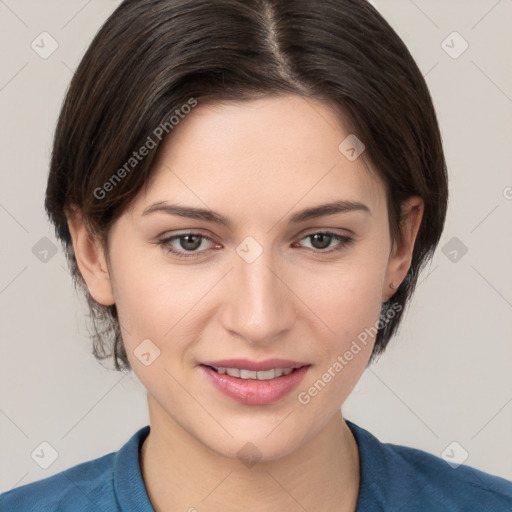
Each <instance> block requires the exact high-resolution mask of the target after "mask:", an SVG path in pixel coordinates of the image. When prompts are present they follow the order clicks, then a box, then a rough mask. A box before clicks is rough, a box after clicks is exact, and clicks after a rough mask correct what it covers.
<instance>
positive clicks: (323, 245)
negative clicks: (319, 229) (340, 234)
mask: <svg viewBox="0 0 512 512" xmlns="http://www.w3.org/2000/svg"><path fill="white" fill-rule="evenodd" d="M319 239H320V246H321V247H318V246H317V244H316V242H317V241H318V240H319ZM331 239H332V235H327V234H323V233H317V234H315V235H312V240H311V244H312V245H313V247H314V248H315V249H325V248H327V247H329V244H330V243H331ZM325 240H327V243H325ZM322 241H323V243H322Z"/></svg>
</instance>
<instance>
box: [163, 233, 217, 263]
mask: <svg viewBox="0 0 512 512" xmlns="http://www.w3.org/2000/svg"><path fill="white" fill-rule="evenodd" d="M205 240H208V241H210V242H212V241H211V240H210V239H209V238H208V237H207V236H205V235H202V234H201V233H192V232H190V233H182V234H180V235H174V236H171V237H168V238H163V239H162V240H159V241H158V242H157V243H158V245H159V246H161V247H162V248H163V249H164V250H165V251H166V252H167V253H172V254H174V255H175V256H178V257H179V258H194V257H197V256H198V255H199V254H200V253H202V252H205V251H206V250H207V249H204V248H203V250H202V251H198V249H199V248H200V247H201V246H202V245H203V242H204V241H205ZM176 242H177V243H176ZM212 244H213V242H212ZM177 246H178V247H177ZM187 253H188V254H187Z"/></svg>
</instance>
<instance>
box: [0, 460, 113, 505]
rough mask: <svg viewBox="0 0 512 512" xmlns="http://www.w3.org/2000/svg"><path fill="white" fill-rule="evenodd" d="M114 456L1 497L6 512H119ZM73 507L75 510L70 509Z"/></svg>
mask: <svg viewBox="0 0 512 512" xmlns="http://www.w3.org/2000/svg"><path fill="white" fill-rule="evenodd" d="M114 458H115V453H114V452H113V453H109V454H108V455H104V456H102V457H99V458H97V459H94V460H90V461H87V462H83V463H81V464H77V465H76V466H73V467H71V468H68V469H66V470H64V471H61V472H60V473H56V474H55V475H52V476H49V477H47V478H44V479H42V480H37V481H35V482H31V483H29V484H25V485H21V486H19V487H16V488H14V489H12V490H10V491H7V492H4V493H2V494H0V510H2V512H3V511H5V512H42V511H45V512H53V511H67V510H69V511H71V510H73V512H80V511H86V510H111V511H115V510H117V506H116V504H115V502H114V503H113V502H112V500H114V501H115V498H114V491H113V472H114ZM71 507H72V508H71Z"/></svg>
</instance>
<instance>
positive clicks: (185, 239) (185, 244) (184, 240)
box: [181, 235, 201, 251]
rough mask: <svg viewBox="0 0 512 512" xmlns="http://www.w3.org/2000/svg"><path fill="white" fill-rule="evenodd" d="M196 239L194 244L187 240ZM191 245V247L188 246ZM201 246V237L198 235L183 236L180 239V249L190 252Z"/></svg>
mask: <svg viewBox="0 0 512 512" xmlns="http://www.w3.org/2000/svg"><path fill="white" fill-rule="evenodd" d="M191 238H192V239H194V238H195V239H196V240H195V242H194V241H193V242H189V239H191ZM190 244H191V245H190ZM200 245H201V236H200V235H184V236H182V237H181V247H182V248H183V249H187V250H189V251H192V250H194V249H197V248H198V247H199V246H200Z"/></svg>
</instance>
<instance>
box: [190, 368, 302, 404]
mask: <svg viewBox="0 0 512 512" xmlns="http://www.w3.org/2000/svg"><path fill="white" fill-rule="evenodd" d="M281 361H282V360H281ZM287 363H288V364H290V363H293V362H291V361H288V362H287ZM230 364H234V363H230ZM255 365H259V366H260V367H261V366H262V365H263V363H254V364H253V365H252V366H253V367H254V366H255ZM265 366H267V369H265V370H252V369H248V368H244V367H242V368H236V367H233V366H217V365H212V364H205V363H203V364H200V365H199V368H200V369H201V371H202V373H203V375H204V376H205V377H206V381H207V382H209V383H210V384H211V385H213V387H214V388H215V389H216V390H217V391H218V392H219V391H220V392H221V394H223V395H224V396H226V397H228V398H230V399H232V400H235V401H237V402H239V403H242V404H245V405H268V404H272V403H275V402H278V401H279V400H281V399H283V398H284V397H286V396H287V395H289V394H290V393H291V392H292V391H293V389H295V388H296V387H297V386H298V385H299V383H300V382H301V381H302V380H303V379H304V378H305V376H306V374H307V373H308V371H309V369H310V367H311V366H312V365H311V364H295V365H294V366H285V365H282V366H276V367H275V368H268V366H269V364H268V361H267V362H266V363H265Z"/></svg>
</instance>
